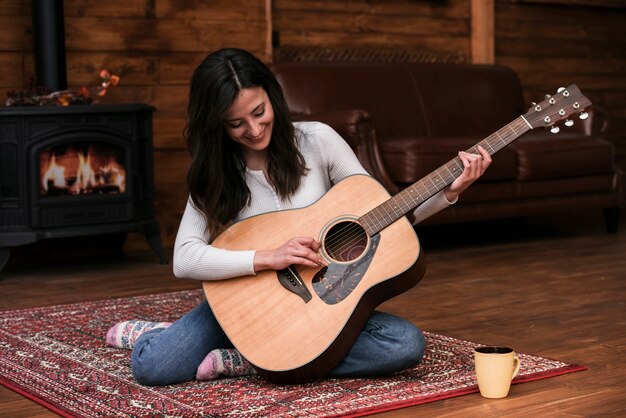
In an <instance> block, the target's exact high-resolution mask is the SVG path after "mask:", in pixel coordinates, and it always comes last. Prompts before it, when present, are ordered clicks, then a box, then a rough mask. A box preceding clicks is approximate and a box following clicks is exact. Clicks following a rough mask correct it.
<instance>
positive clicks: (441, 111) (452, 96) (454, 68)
mask: <svg viewBox="0 0 626 418" xmlns="http://www.w3.org/2000/svg"><path fill="white" fill-rule="evenodd" d="M406 67H407V69H408V71H409V72H410V74H411V76H412V78H413V80H414V81H415V86H416V89H417V93H418V94H419V96H420V98H421V100H422V104H423V106H422V107H423V109H424V112H425V115H424V117H423V119H424V120H425V121H426V122H427V123H428V126H427V127H426V130H427V136H435V137H437V136H446V137H453V136H462V137H467V136H471V137H473V136H486V135H489V134H491V133H493V132H495V131H496V130H498V129H500V128H501V127H503V126H504V125H506V124H507V123H509V122H511V121H512V120H513V119H515V118H517V117H518V116H519V115H521V114H523V113H525V112H526V110H527V109H524V108H523V95H522V87H521V84H520V82H519V78H518V77H517V74H516V73H515V72H514V71H513V70H512V69H510V68H508V67H504V66H500V65H477V64H421V63H420V64H407V65H406ZM538 101H539V100H538ZM529 106H530V105H529Z"/></svg>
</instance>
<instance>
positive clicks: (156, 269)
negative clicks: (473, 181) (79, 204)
mask: <svg viewBox="0 0 626 418" xmlns="http://www.w3.org/2000/svg"><path fill="white" fill-rule="evenodd" d="M579 215H580V216H579V218H565V219H563V218H562V217H560V218H536V219H532V220H528V221H526V222H525V223H523V224H515V225H511V224H509V223H501V222H498V223H487V224H470V225H456V226H446V227H431V228H426V229H422V230H420V237H421V240H422V246H423V248H424V249H425V250H426V252H427V255H428V270H427V273H426V276H425V277H424V279H423V280H422V282H421V283H420V284H419V285H418V286H417V287H416V288H414V289H412V290H411V291H410V292H407V293H405V294H403V295H401V296H399V297H397V298H395V299H394V300H392V301H388V302H386V303H385V304H384V305H382V306H381V309H383V310H386V311H388V312H393V313H396V314H399V315H401V316H403V317H406V318H409V319H410V320H412V321H414V322H415V323H416V324H418V325H419V326H420V327H422V328H423V329H425V330H427V331H432V332H436V333H441V334H445V335H449V336H452V337H456V338H461V339H467V340H471V341H476V342H480V343H484V344H503V345H509V346H511V347H513V348H514V349H515V350H517V351H519V352H524V353H528V354H535V355H540V356H544V357H549V358H554V359H558V360H562V361H565V362H571V363H578V364H584V365H586V366H587V367H588V368H589V369H588V370H587V371H583V372H577V373H572V374H568V375H564V376H559V377H554V378H550V379H545V380H540V381H537V382H531V383H524V384H520V385H515V386H513V387H512V388H511V392H510V394H509V397H508V398H506V399H501V400H487V399H483V398H481V397H480V395H478V394H473V395H467V396H462V397H458V398H453V399H449V400H445V401H440V402H435V403H431V404H426V405H420V406H417V407H413V408H407V409H401V410H396V411H391V412H387V413H385V414H381V416H385V417H414V416H438V417H442V416H443V417H485V416H511V417H528V416H584V417H592V416H602V417H605V416H626V389H625V387H626V384H625V383H624V380H625V377H626V362H625V360H626V357H625V356H624V353H625V352H626V223H625V222H623V221H622V225H621V227H620V233H618V234H615V235H608V234H606V233H605V232H604V227H603V223H602V219H601V216H600V215H599V214H596V213H590V214H587V213H585V214H579ZM31 257H32V256H31ZM54 258H55V259H52V260H50V259H48V260H46V259H45V257H44V259H43V260H41V259H40V257H36V258H31V259H28V257H26V258H25V259H24V258H23V259H22V260H20V259H19V257H16V260H15V261H13V260H12V261H9V264H8V265H7V267H6V268H5V270H4V272H3V273H2V275H1V276H0V295H1V297H0V304H1V305H0V310H6V309H16V308H27V307H35V306H44V305H53V304H59V303H72V302H79V301H85V300H96V299H106V298H115V297H123V296H132V295H141V294H150V293H157V292H166V291H172V290H179V289H191V288H196V287H197V286H198V284H197V283H195V282H193V281H186V280H179V279H175V278H174V277H173V276H172V273H171V266H169V265H159V264H157V262H156V258H155V256H154V255H153V254H151V253H149V252H133V253H130V254H126V256H125V257H124V258H121V259H120V258H114V257H112V256H110V255H109V256H108V257H107V256H106V255H105V256H104V257H101V258H100V259H99V260H98V259H93V258H89V257H88V258H85V257H78V258H81V261H77V260H75V259H73V258H72V257H66V258H64V259H62V260H61V261H58V260H56V257H54ZM0 416H7V417H8V416H11V417H14V418H19V417H50V416H56V415H55V414H53V413H52V412H49V411H48V410H46V409H45V408H43V407H40V406H38V405H36V404H35V403H33V402H31V401H29V400H27V399H25V398H23V397H21V396H20V395H17V394H15V393H13V392H12V391H10V390H8V389H6V388H0Z"/></svg>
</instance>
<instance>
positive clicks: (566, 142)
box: [271, 63, 625, 232]
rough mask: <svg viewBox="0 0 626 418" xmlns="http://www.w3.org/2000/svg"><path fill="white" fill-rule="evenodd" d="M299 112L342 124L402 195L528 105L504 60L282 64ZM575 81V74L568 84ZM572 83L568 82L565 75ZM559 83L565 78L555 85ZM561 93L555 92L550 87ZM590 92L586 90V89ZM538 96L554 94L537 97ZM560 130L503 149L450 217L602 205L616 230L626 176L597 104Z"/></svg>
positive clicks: (438, 218) (279, 71)
mask: <svg viewBox="0 0 626 418" xmlns="http://www.w3.org/2000/svg"><path fill="white" fill-rule="evenodd" d="M271 67H272V70H273V71H274V73H275V74H276V76H277V78H278V80H279V82H280V84H281V85H282V87H283V89H284V92H285V96H286V99H287V102H288V104H289V107H290V109H291V111H292V113H293V114H294V118H296V119H303V120H318V121H321V122H325V123H327V124H329V125H330V126H332V127H333V128H334V129H335V130H337V131H338V132H339V133H340V134H341V135H342V136H343V137H344V138H345V139H346V140H347V141H348V142H349V143H350V145H351V146H352V147H353V149H354V150H355V152H356V153H357V156H358V157H359V159H360V160H361V162H362V163H363V165H364V167H365V168H366V169H367V170H368V171H369V172H370V174H372V175H373V176H374V177H376V178H377V179H378V180H379V181H380V182H381V183H382V184H383V185H384V186H385V187H386V188H387V189H388V190H389V192H390V193H391V194H392V195H393V194H395V193H396V192H398V191H399V190H402V189H403V188H405V187H407V186H408V185H411V184H412V183H414V182H416V181H418V180H420V179H421V178H422V177H424V176H425V175H427V174H428V173H430V172H431V171H432V170H434V169H436V168H438V167H439V166H441V165H443V164H444V163H446V162H447V161H449V160H450V159H452V158H454V157H455V156H456V155H457V152H458V151H459V150H466V149H468V148H470V147H471V146H473V145H474V144H476V143H477V142H479V141H480V140H482V139H484V138H485V137H487V136H489V135H490V134H492V133H494V132H495V131H497V130H498V129H500V128H502V127H503V126H505V125H507V124H508V123H509V122H511V121H513V120H514V119H516V118H517V117H518V116H520V115H522V114H525V113H526V112H527V111H528V106H530V104H526V105H525V104H524V100H523V95H522V88H521V85H520V81H519V79H518V77H517V75H516V73H515V72H514V71H513V70H511V69H510V68H507V67H504V66H498V65H472V64H418V63H415V64H386V63H376V64H371V63H275V64H272V65H271ZM567 81H569V80H566V82H567ZM564 84H565V83H564ZM557 87H560V86H558V85H555V90H556V88H557ZM546 93H547V94H551V92H546ZM583 94H584V91H583ZM537 99H538V100H537V102H540V101H542V100H543V99H544V98H543V97H541V98H537ZM587 112H588V113H589V117H588V118H587V119H586V120H579V119H578V118H576V119H574V120H575V124H574V126H572V127H569V128H568V127H562V128H561V131H560V132H559V133H558V134H556V135H555V134H552V133H550V132H548V131H547V130H544V129H543V128H541V129H534V130H531V131H530V132H527V133H526V134H524V135H523V136H521V137H520V138H519V139H517V140H516V141H514V142H513V143H512V144H510V145H509V146H508V147H505V148H504V149H502V150H501V151H499V152H498V153H496V154H495V155H494V162H493V164H492V165H491V167H490V168H489V170H488V171H487V172H486V173H485V175H484V176H483V177H482V178H481V179H480V180H479V181H478V182H477V183H476V184H474V185H473V186H472V187H471V188H470V189H468V190H467V191H466V192H465V193H463V195H462V196H461V198H460V199H459V201H458V202H457V204H456V205H454V206H452V207H450V208H449V209H447V210H445V211H442V212H440V213H438V214H437V215H435V216H433V217H431V218H429V219H428V220H426V221H425V222H424V223H425V224H441V223H450V222H463V221H474V220H486V219H497V218H516V217H526V216H532V215H539V214H547V213H569V212H571V211H574V210H576V211H583V210H590V209H602V210H603V211H604V215H605V221H606V225H607V230H608V231H610V232H614V231H616V230H617V227H618V224H619V214H620V208H621V207H622V206H623V204H624V196H625V192H624V184H625V182H624V175H623V174H622V173H621V172H620V171H619V170H617V169H616V168H615V166H614V148H613V145H612V144H611V143H610V142H608V141H607V140H606V139H604V138H603V136H604V134H605V132H606V130H607V127H608V118H607V115H606V113H605V112H603V111H602V110H601V109H599V108H597V107H593V106H592V107H591V108H590V109H587Z"/></svg>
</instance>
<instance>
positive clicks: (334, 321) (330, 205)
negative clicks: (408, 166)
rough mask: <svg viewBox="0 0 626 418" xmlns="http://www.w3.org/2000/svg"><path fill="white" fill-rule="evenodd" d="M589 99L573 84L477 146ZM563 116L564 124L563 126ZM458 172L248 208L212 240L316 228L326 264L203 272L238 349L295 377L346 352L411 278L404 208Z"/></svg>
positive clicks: (418, 273) (261, 239)
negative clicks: (290, 204) (229, 274)
mask: <svg viewBox="0 0 626 418" xmlns="http://www.w3.org/2000/svg"><path fill="white" fill-rule="evenodd" d="M589 105H591V102H590V101H589V100H588V99H587V98H586V97H584V96H583V95H582V93H581V92H580V90H579V89H578V87H576V85H571V86H569V87H567V88H561V89H559V91H558V92H557V94H555V95H554V96H546V99H545V100H544V101H542V102H541V103H540V104H537V105H533V107H531V108H530V110H529V111H528V112H527V113H526V114H525V115H522V116H519V117H518V118H517V119H515V120H513V121H512V122H511V123H509V124H508V125H506V126H504V127H503V128H501V129H499V130H498V131H497V132H495V133H493V134H491V135H489V136H488V137H487V138H485V139H483V140H482V141H480V142H479V143H477V144H476V145H475V146H473V147H471V148H469V149H468V150H467V152H470V153H478V151H477V149H476V147H477V146H478V145H481V146H482V147H483V148H484V149H486V150H487V151H488V152H489V153H490V154H494V153H496V152H497V151H499V150H500V149H502V148H504V147H505V146H507V145H508V144H510V143H511V142H512V141H514V140H515V139H517V138H519V137H520V136H521V135H522V134H524V133H525V132H527V131H529V130H531V129H533V128H538V127H548V128H552V130H553V131H555V130H558V127H557V126H555V123H556V122H559V121H561V120H563V119H567V118H568V117H569V116H570V115H571V114H573V113H575V112H580V117H581V118H585V117H586V116H587V113H586V112H584V109H585V108H587V107H588V106H589ZM571 124H572V121H571V120H569V119H567V120H566V122H565V125H567V126H571ZM462 172H463V163H462V162H461V160H460V159H459V158H458V157H456V158H453V159H452V160H450V161H449V162H447V163H446V164H444V165H442V166H441V167H439V168H437V169H436V170H434V171H433V172H431V173H430V174H428V175H427V176H425V177H424V178H422V179H421V180H419V181H417V182H416V183H414V184H413V185H411V186H410V187H408V188H406V189H404V190H402V191H401V192H399V193H398V194H396V195H395V196H393V197H390V195H389V194H388V193H387V191H386V190H385V188H384V187H383V186H382V185H380V183H378V182H377V181H376V180H374V179H373V178H371V177H368V176H365V175H353V176H350V177H348V178H346V179H344V180H342V181H340V182H339V183H337V184H336V185H334V186H333V187H332V188H331V189H330V190H329V191H328V192H327V193H326V194H325V195H324V196H323V197H322V198H320V199H319V200H318V201H317V202H315V203H314V204H312V205H311V206H307V207H305V208H300V209H292V210H285V211H277V212H270V213H265V214H262V215H258V216H253V217H251V218H248V219H246V220H243V221H241V222H238V223H236V224H234V225H232V226H230V227H229V228H228V229H226V230H225V231H224V232H222V233H221V234H220V235H219V236H218V237H217V238H216V239H215V241H214V242H213V244H212V245H214V246H216V247H218V248H224V249H228V250H249V249H255V248H258V249H268V248H277V247H279V246H281V245H283V244H284V243H285V242H286V241H287V240H289V239H291V238H292V237H295V236H311V237H316V238H317V239H318V241H319V242H320V244H321V249H320V254H321V256H322V257H323V259H324V260H325V262H326V263H327V266H325V267H321V268H312V267H305V266H295V265H292V266H290V267H288V268H286V269H284V270H280V271H275V270H265V271H260V272H258V274H256V275H251V276H245V277H238V278H234V279H230V280H219V281H204V282H203V284H202V286H203V289H204V292H205V295H206V298H207V300H208V302H209V304H210V306H211V309H212V310H213V312H214V314H215V316H216V318H217V320H218V321H219V323H220V325H221V326H222V328H223V329H224V331H225V332H226V335H227V336H228V338H229V339H230V340H231V341H232V343H233V344H234V346H235V347H236V348H237V349H238V350H239V352H240V353H241V354H242V355H243V356H244V357H245V358H246V359H248V361H250V362H251V363H252V364H253V365H254V367H255V369H256V370H257V371H258V372H259V374H261V375H262V376H263V377H265V378H266V379H267V380H269V381H272V382H278V383H299V382H306V381H312V380H315V379H317V378H320V377H322V376H324V375H325V374H326V373H327V372H328V371H330V370H331V369H332V368H333V367H334V366H336V365H337V364H338V363H339V362H340V361H341V360H342V359H343V358H344V357H345V355H346V354H347V352H348V351H349V349H350V347H351V346H352V344H353V343H354V341H355V340H356V338H357V337H358V335H359V333H360V331H361V330H362V328H363V326H364V325H365V322H366V321H367V319H368V317H369V316H370V314H371V313H372V311H373V310H374V308H375V307H376V306H378V305H379V304H380V303H382V302H384V301H385V300H387V299H390V298H391V297H393V296H396V295H398V294H400V293H402V292H405V291H407V290H408V289H410V288H412V287H413V286H415V285H416V284H417V283H418V282H419V281H420V280H421V278H422V275H423V273H424V271H425V267H426V265H425V261H424V255H423V252H422V251H421V248H420V244H419V241H418V238H417V236H416V234H415V231H414V229H413V227H412V225H411V224H410V223H409V221H408V220H407V218H406V217H405V216H404V215H405V214H407V213H409V212H410V211H412V210H413V209H415V208H416V207H417V206H419V205H420V204H421V203H423V202H424V201H426V200H427V199H428V198H430V197H431V196H433V195H434V194H436V193H437V192H439V191H440V190H441V189H443V188H444V187H446V186H447V185H449V184H450V183H452V182H453V181H454V180H455V179H456V178H457V177H458V176H460V175H461V173H462Z"/></svg>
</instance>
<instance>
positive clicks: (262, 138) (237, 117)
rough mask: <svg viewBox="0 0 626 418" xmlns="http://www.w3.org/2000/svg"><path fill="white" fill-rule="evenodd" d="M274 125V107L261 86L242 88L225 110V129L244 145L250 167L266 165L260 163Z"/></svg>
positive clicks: (262, 160) (231, 136)
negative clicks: (259, 164)
mask: <svg viewBox="0 0 626 418" xmlns="http://www.w3.org/2000/svg"><path fill="white" fill-rule="evenodd" d="M273 126H274V109H273V108H272V103H271V102H270V99H269V97H268V95H267V93H266V92H265V90H264V89H263V88H262V87H253V88H245V89H242V90H241V91H240V92H239V94H238V95H237V98H236V99H235V101H234V102H233V104H232V105H231V106H230V107H229V108H228V111H227V112H226V122H225V129H226V133H227V134H228V136H229V137H230V138H231V139H232V140H233V141H235V142H237V143H239V144H241V145H242V147H243V152H244V155H245V157H246V163H247V165H248V167H249V168H251V169H263V168H264V167H258V163H259V162H263V163H264V162H265V153H266V151H267V147H268V145H269V143H270V140H271V138H272V128H273ZM253 166H254V167H253Z"/></svg>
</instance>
